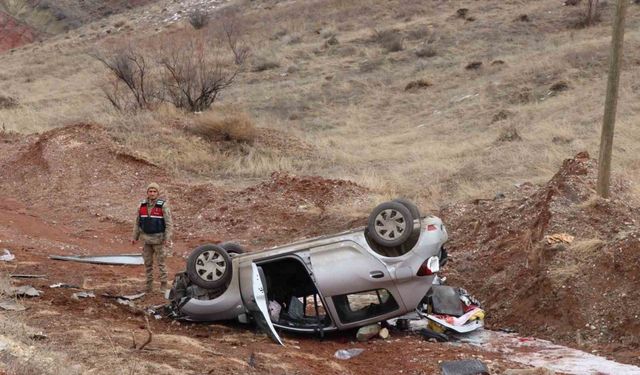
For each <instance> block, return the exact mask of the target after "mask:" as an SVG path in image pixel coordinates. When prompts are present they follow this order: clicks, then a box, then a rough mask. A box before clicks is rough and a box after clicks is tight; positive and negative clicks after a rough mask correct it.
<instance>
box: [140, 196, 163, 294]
mask: <svg viewBox="0 0 640 375" xmlns="http://www.w3.org/2000/svg"><path fill="white" fill-rule="evenodd" d="M158 200H161V199H156V200H149V199H145V200H143V201H141V202H140V205H142V204H143V203H146V204H147V207H154V206H155V204H156V202H157V201H158ZM162 201H164V204H163V205H162V211H163V217H164V223H165V231H164V233H153V234H148V233H144V232H143V231H142V229H141V228H140V208H139V207H140V206H138V211H136V222H135V224H134V226H133V239H134V240H136V241H137V240H141V241H142V242H143V243H144V246H143V248H142V258H143V259H144V268H145V273H146V277H147V291H148V292H151V291H153V258H154V256H155V258H156V261H157V262H158V270H159V271H160V289H162V290H164V289H166V288H167V266H166V263H165V259H166V253H165V250H164V248H163V245H164V243H167V242H171V236H172V234H173V221H172V219H171V209H170V208H169V205H168V204H167V201H166V200H164V199H162Z"/></svg>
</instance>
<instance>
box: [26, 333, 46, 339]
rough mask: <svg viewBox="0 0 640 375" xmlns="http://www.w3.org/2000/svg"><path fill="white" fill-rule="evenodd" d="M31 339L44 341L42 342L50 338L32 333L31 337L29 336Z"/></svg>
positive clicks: (42, 334)
mask: <svg viewBox="0 0 640 375" xmlns="http://www.w3.org/2000/svg"><path fill="white" fill-rule="evenodd" d="M29 338H30V339H31V340H33V341H42V340H46V339H48V338H49V336H47V335H45V334H44V333H42V332H36V333H32V334H31V335H29Z"/></svg>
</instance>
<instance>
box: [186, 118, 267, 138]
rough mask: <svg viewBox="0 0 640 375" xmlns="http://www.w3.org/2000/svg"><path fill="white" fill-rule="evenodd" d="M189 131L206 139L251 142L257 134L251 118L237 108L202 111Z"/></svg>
mask: <svg viewBox="0 0 640 375" xmlns="http://www.w3.org/2000/svg"><path fill="white" fill-rule="evenodd" d="M191 131H192V132H193V133H195V134H197V135H199V136H201V137H202V138H204V139H206V140H208V141H221V140H222V141H233V142H238V143H253V141H254V140H255V139H256V136H257V134H258V132H257V129H256V127H255V125H254V124H253V121H252V120H251V118H250V117H249V116H248V115H247V114H246V113H244V112H241V111H238V110H231V111H222V112H215V111H208V112H205V113H202V114H201V115H199V116H198V117H197V118H196V120H195V125H194V126H193V128H192V129H191Z"/></svg>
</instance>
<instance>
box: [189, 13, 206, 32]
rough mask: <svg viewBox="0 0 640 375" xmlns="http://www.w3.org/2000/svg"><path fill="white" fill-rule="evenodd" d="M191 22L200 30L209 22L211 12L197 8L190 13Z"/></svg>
mask: <svg viewBox="0 0 640 375" xmlns="http://www.w3.org/2000/svg"><path fill="white" fill-rule="evenodd" d="M189 23H190V24H191V26H193V28H194V29H196V30H200V29H202V28H203V27H205V26H207V24H208V23H209V13H207V12H205V11H203V10H201V9H196V10H194V11H193V12H191V13H190V14H189Z"/></svg>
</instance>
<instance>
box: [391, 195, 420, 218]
mask: <svg viewBox="0 0 640 375" xmlns="http://www.w3.org/2000/svg"><path fill="white" fill-rule="evenodd" d="M392 202H398V203H400V204H401V205H403V206H405V207H406V208H407V209H409V212H411V216H413V219H414V220H415V219H420V217H421V216H420V210H419V209H418V206H416V205H415V203H413V202H411V201H410V200H408V199H404V198H396V199H394V200H393V201H392Z"/></svg>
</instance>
